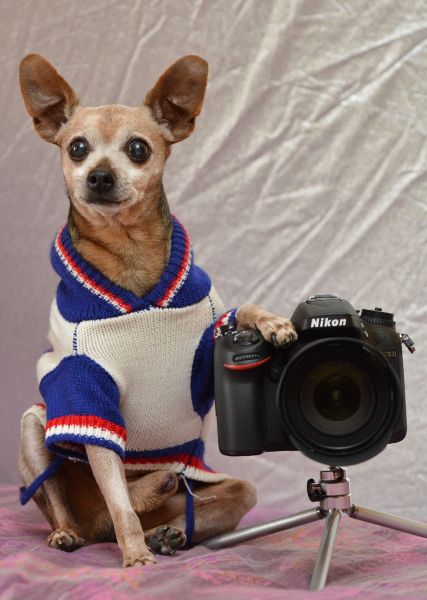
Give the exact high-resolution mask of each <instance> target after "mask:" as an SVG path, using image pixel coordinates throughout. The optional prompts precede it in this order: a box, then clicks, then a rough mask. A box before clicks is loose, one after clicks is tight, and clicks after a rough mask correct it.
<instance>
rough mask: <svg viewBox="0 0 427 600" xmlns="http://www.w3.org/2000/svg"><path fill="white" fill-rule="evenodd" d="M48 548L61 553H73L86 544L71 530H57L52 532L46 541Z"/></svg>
mask: <svg viewBox="0 0 427 600" xmlns="http://www.w3.org/2000/svg"><path fill="white" fill-rule="evenodd" d="M46 544H47V545H48V546H49V548H56V549H57V550H62V551H63V552H73V550H77V548H81V547H82V546H87V544H88V542H87V541H86V540H84V539H83V538H81V537H79V536H78V535H77V534H76V533H75V532H74V531H72V530H71V529H57V530H56V531H53V532H52V533H51V534H50V535H49V537H48V538H47V540H46Z"/></svg>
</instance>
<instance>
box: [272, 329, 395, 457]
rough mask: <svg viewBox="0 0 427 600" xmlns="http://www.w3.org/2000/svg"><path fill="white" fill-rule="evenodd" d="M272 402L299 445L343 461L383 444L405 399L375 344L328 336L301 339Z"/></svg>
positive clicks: (307, 451) (312, 453)
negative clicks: (311, 340) (301, 342)
mask: <svg viewBox="0 0 427 600" xmlns="http://www.w3.org/2000/svg"><path fill="white" fill-rule="evenodd" d="M276 402H277V409H278V413H279V417H280V419H281V423H282V426H283V429H284V431H285V433H286V434H287V436H288V437H289V439H290V440H291V441H292V443H293V444H294V446H295V447H296V448H297V449H298V450H300V451H301V452H303V453H304V454H306V455H307V456H309V457H310V458H312V459H313V460H317V461H318V462H322V463H324V464H331V465H332V464H337V465H338V464H339V465H342V466H346V465H352V464H357V463H360V462H363V461H365V460H368V459H369V458H372V457H373V456H375V455H376V454H378V453H379V452H381V450H383V449H384V447H385V446H386V445H387V443H388V442H389V440H390V437H391V434H392V430H393V426H394V424H395V422H396V420H397V418H398V415H399V414H400V411H401V410H402V402H403V400H402V393H401V388H400V383H399V380H398V378H397V376H396V374H395V372H394V370H393V369H392V368H391V367H390V365H389V364H388V363H387V361H386V360H385V359H384V357H383V356H382V354H381V353H380V352H379V351H378V350H377V349H376V348H373V347H372V346H369V345H367V344H365V343H364V342H362V341H360V340H353V339H349V338H331V339H322V340H317V341H315V342H312V343H309V344H307V345H305V346H304V347H303V348H302V349H301V350H300V351H299V352H298V353H297V354H295V356H294V357H293V358H292V359H291V360H290V361H289V362H288V364H287V366H286V369H285V371H284V374H283V376H282V378H281V380H280V383H279V386H278V391H277V401H276Z"/></svg>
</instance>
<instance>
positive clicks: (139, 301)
mask: <svg viewBox="0 0 427 600" xmlns="http://www.w3.org/2000/svg"><path fill="white" fill-rule="evenodd" d="M172 220H173V232H172V240H171V255H170V258H169V263H168V265H167V267H166V269H165V272H164V273H163V275H162V278H161V279H160V281H159V283H158V284H157V285H156V287H155V288H154V289H153V290H152V291H151V292H149V293H148V294H147V295H145V296H143V297H142V298H139V297H138V296H136V295H135V294H134V293H133V292H130V291H128V290H125V289H124V288H122V287H121V286H120V285H117V284H115V283H113V282H112V281H110V280H109V279H108V278H107V277H105V276H104V275H103V274H102V273H101V272H100V271H98V269H96V268H95V267H94V266H93V265H91V264H90V263H88V262H87V261H86V260H85V259H84V258H83V257H82V256H81V255H80V254H79V253H78V252H77V251H76V250H75V249H74V247H73V244H72V241H71V236H70V232H69V230H68V227H67V225H64V227H63V228H62V229H61V231H60V232H59V233H58V235H57V237H56V238H55V240H54V243H53V245H52V252H51V258H52V265H53V267H54V269H55V270H56V272H57V273H58V275H59V276H60V277H61V278H62V280H63V282H64V283H65V285H67V284H69V285H73V286H75V284H76V283H78V284H80V285H81V286H83V287H84V288H85V289H86V290H88V291H89V292H90V293H91V294H93V295H94V296H95V297H96V299H100V300H101V301H104V302H105V303H106V304H107V305H108V308H109V311H108V312H109V313H110V311H111V309H112V308H113V309H115V311H116V314H123V315H126V314H128V313H131V312H133V311H136V310H141V309H144V308H145V309H147V308H150V307H159V308H166V307H170V306H171V305H173V303H174V300H175V299H176V296H177V295H178V294H179V290H180V289H181V288H182V285H183V284H184V282H185V281H186V279H187V276H188V273H189V271H190V267H191V264H192V251H191V244H190V239H189V237H188V234H187V232H186V230H185V228H184V227H183V226H182V225H181V223H180V222H179V221H178V219H177V218H176V217H174V216H172ZM58 259H59V260H58ZM94 299H95V298H94Z"/></svg>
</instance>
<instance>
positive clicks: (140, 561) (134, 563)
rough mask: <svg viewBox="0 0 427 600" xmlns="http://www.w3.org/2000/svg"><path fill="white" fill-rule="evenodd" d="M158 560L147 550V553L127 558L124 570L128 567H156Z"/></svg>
mask: <svg viewBox="0 0 427 600" xmlns="http://www.w3.org/2000/svg"><path fill="white" fill-rule="evenodd" d="M156 563H157V560H156V559H155V558H154V556H153V554H152V553H151V552H150V550H149V549H148V548H147V551H146V552H143V553H139V555H138V556H125V557H124V558H123V568H124V569H127V568H128V567H144V566H145V565H155V564H156Z"/></svg>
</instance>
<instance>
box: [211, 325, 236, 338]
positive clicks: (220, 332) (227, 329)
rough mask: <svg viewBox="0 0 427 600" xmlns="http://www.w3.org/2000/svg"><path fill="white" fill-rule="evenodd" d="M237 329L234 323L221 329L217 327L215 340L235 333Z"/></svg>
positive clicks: (222, 326)
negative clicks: (232, 332)
mask: <svg viewBox="0 0 427 600" xmlns="http://www.w3.org/2000/svg"><path fill="white" fill-rule="evenodd" d="M235 329H236V327H235V324H234V321H233V322H232V323H226V324H225V325H221V327H217V328H216V329H215V330H214V338H215V339H216V340H217V339H219V338H221V337H223V336H224V335H227V333H230V332H231V331H235Z"/></svg>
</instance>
